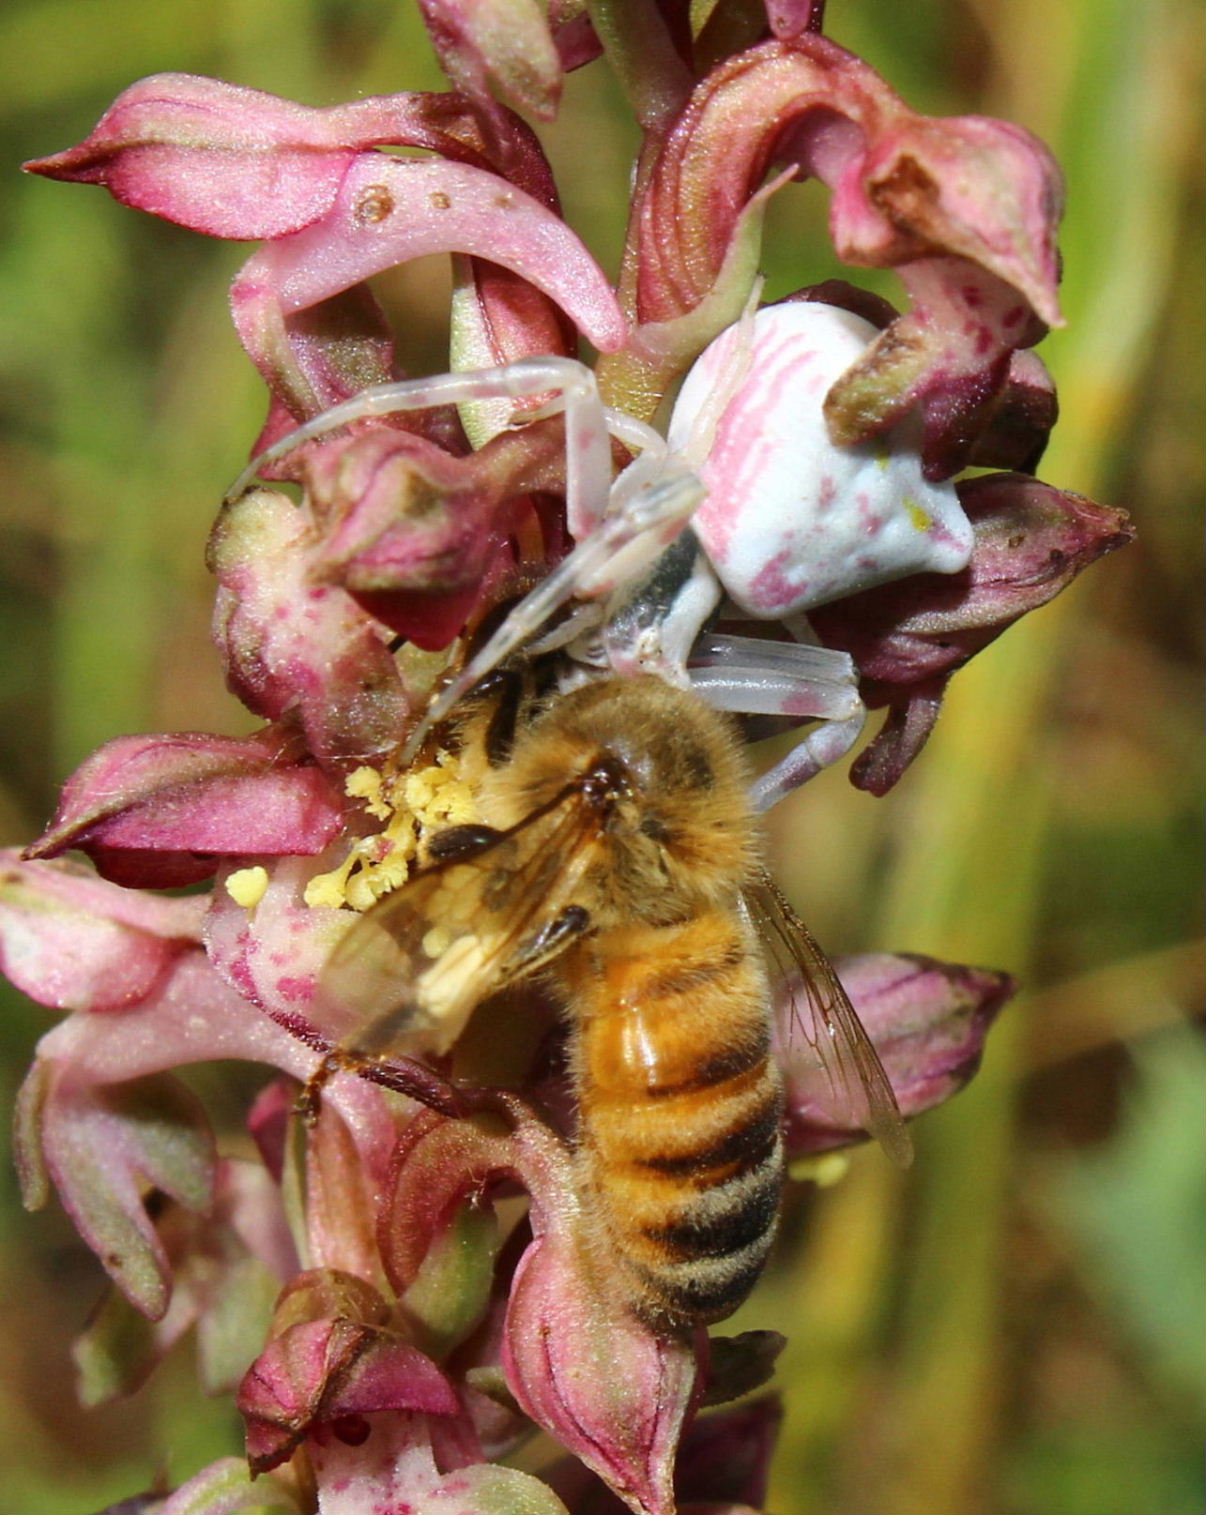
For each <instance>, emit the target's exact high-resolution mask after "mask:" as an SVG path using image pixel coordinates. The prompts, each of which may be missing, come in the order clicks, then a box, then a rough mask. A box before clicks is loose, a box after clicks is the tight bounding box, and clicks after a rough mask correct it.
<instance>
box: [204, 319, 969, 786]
mask: <svg viewBox="0 0 1206 1515" xmlns="http://www.w3.org/2000/svg"><path fill="white" fill-rule="evenodd" d="M874 335H875V331H874V328H873V327H872V326H871V325H870V324H869V323H868V322H865V321H863V320H862V319H861V318H859V317H858V316H854V315H852V314H851V313H850V312H848V311H845V310H840V309H837V308H836V307H833V306H826V305H820V304H816V303H812V302H794V303H789V304H786V305H779V306H771V307H767V308H766V309H764V310H762V311H759V312H758V313H757V314H756V315H753V316H748V317H746V318H744V319H743V320H742V321H740V322H738V323H737V325H736V326H734V327H731V328H729V330H728V331H726V332H725V333H723V334H722V335H721V336H720V337H719V338H717V340H716V341H715V342H713V343H712V345H711V346H710V347H709V348H708V349H707V350H706V351H705V352H704V353H703V354H702V356H701V357H700V359H699V360H698V361H697V363H696V364H695V366H694V368H693V369H692V370H691V372H690V373H689V374H688V376H687V379H686V381H685V383H684V385H683V388H682V391H681V393H680V396H679V398H678V401H677V403H676V405H675V407H674V411H673V415H672V417H671V422H670V426H669V431H668V437H667V438H663V437H662V436H661V435H660V433H658V432H657V431H655V430H654V429H653V428H652V427H650V426H647V425H645V424H644V423H643V422H641V421H638V420H636V419H634V418H633V417H631V416H627V415H625V414H623V413H622V412H619V411H616V410H613V409H609V408H608V407H606V406H604V405H603V403H602V400H601V398H600V396H599V393H598V389H597V387H596V385H595V378H594V374H593V373H592V372H591V370H590V369H589V368H587V367H585V366H584V365H583V364H581V363H578V362H576V361H575V360H574V359H571V358H560V357H548V358H528V359H524V360H522V361H520V362H517V363H513V364H510V365H508V366H506V367H502V368H488V369H478V370H473V371H468V372H463V373H456V374H445V375H442V376H439V377H435V378H428V379H416V380H404V381H401V382H399V383H393V384H381V385H376V386H374V387H372V388H370V389H366V390H364V391H363V392H362V393H361V394H359V395H356V396H354V397H353V398H352V399H350V400H348V401H346V402H345V403H343V404H341V405H337V406H335V407H334V408H332V409H331V410H328V411H326V412H324V413H323V414H322V415H320V416H317V417H315V418H314V419H313V420H312V421H309V422H307V423H306V424H305V425H304V426H300V427H298V428H297V430H295V431H293V432H291V433H289V435H287V436H285V437H283V438H282V439H281V440H280V441H278V442H276V443H275V444H274V445H273V446H272V447H270V448H269V449H268V450H267V451H266V452H264V453H262V454H261V455H260V456H259V457H258V458H256V459H255V460H254V461H253V462H252V463H251V464H250V465H249V467H248V468H247V469H245V470H244V472H243V473H242V474H241V475H240V476H239V478H238V479H237V480H236V482H235V484H234V485H233V486H232V488H231V491H230V496H229V497H230V498H233V497H236V496H237V495H239V494H240V493H242V492H243V490H244V489H246V487H247V486H248V485H249V484H250V482H251V480H252V479H253V478H254V476H255V474H256V473H257V472H258V471H259V470H260V469H261V468H262V467H264V466H265V465H267V464H269V463H272V462H274V461H276V460H277V459H278V458H280V457H282V456H283V455H285V454H286V453H288V452H291V451H292V450H293V449H294V448H296V447H298V446H300V445H301V444H302V443H304V442H307V441H311V440H313V439H315V438H317V437H320V436H324V435H326V434H327V433H328V432H331V431H333V430H335V429H336V428H338V427H340V426H344V425H347V424H349V423H350V422H353V421H358V420H363V419H365V418H366V417H369V416H374V415H388V414H391V413H393V412H396V411H402V410H424V409H428V408H431V407H433V406H437V405H446V404H454V405H470V404H475V403H480V402H482V401H497V400H499V399H516V400H517V399H522V398H525V397H528V396H533V395H543V394H549V393H551V394H552V395H553V399H552V400H551V401H550V402H548V403H547V404H545V405H544V406H542V407H541V408H540V410H538V411H536V412H533V411H531V410H528V411H525V412H524V413H523V415H522V417H521V418H520V423H521V424H526V423H527V422H528V421H531V420H534V419H536V418H537V417H538V416H546V415H551V414H556V413H563V414H564V416H565V431H566V516H567V524H568V527H569V531H570V534H571V536H572V537H573V539H574V541H575V543H576V546H575V547H574V549H573V550H572V551H571V552H570V553H569V554H568V555H567V556H566V557H565V558H564V559H563V560H562V562H561V563H560V564H558V566H557V567H556V568H555V569H554V570H553V571H552V572H551V573H550V574H549V575H548V576H547V577H546V578H545V579H544V580H542V581H541V583H540V584H538V585H537V586H536V588H535V589H533V590H532V591H531V593H530V594H529V595H527V596H526V597H525V598H524V599H523V600H521V601H520V602H519V604H518V605H517V606H515V607H514V609H513V610H512V611H511V612H510V614H509V615H508V617H507V619H506V620H505V621H504V623H503V624H502V626H501V627H500V628H499V629H498V631H497V632H496V633H495V634H494V636H493V637H491V638H490V639H489V640H488V641H487V642H486V644H485V645H484V646H483V647H482V648H481V649H480V651H479V652H478V653H477V654H476V655H475V656H474V657H473V658H472V659H471V660H470V661H469V663H468V664H467V665H466V666H465V668H464V669H463V670H462V672H461V673H460V674H459V675H458V677H457V678H456V679H454V680H453V681H452V682H451V683H450V684H449V685H448V686H446V688H445V689H444V690H443V691H442V692H441V694H440V695H439V697H438V698H437V699H436V700H435V701H434V702H433V703H432V705H431V707H430V709H429V710H428V712H427V715H426V717H425V718H424V721H423V722H422V723H421V725H420V727H419V729H418V730H417V731H416V732H415V733H413V734H412V736H411V739H410V741H409V743H408V747H407V751H408V753H413V751H415V750H416V749H417V747H418V744H419V742H420V741H421V740H422V738H423V736H424V735H425V734H426V732H427V731H428V730H430V728H431V726H432V725H433V724H435V723H436V722H437V721H439V720H441V719H442V718H443V717H444V716H445V715H446V714H447V713H448V711H449V710H451V709H452V708H453V706H454V705H455V704H456V703H457V701H458V700H460V699H461V698H462V696H463V695H464V694H465V693H467V691H468V690H469V689H470V688H471V687H472V686H473V685H474V684H476V683H477V682H478V681H479V680H480V679H481V678H482V677H483V676H484V675H485V674H487V673H488V672H489V671H490V670H491V669H492V668H494V667H496V666H498V664H499V663H501V662H502V661H503V660H504V659H506V658H507V657H509V656H510V655H511V654H512V653H513V652H515V651H516V650H517V649H518V648H519V647H521V646H523V645H524V644H527V643H531V644H532V648H533V650H534V651H541V650H547V649H551V648H552V647H558V646H559V647H565V648H566V650H567V652H568V654H569V655H570V657H571V658H573V659H575V660H576V661H577V663H578V664H579V665H580V666H581V667H582V669H583V674H582V676H583V677H586V676H589V674H588V671H587V670H589V669H591V668H594V669H596V670H597V669H604V670H611V671H615V672H620V673H633V672H638V671H654V672H657V673H659V674H660V675H661V676H662V677H664V678H668V679H670V680H671V681H672V682H675V683H679V684H688V683H689V684H690V686H691V687H692V688H694V689H695V690H696V691H697V692H698V693H699V694H700V695H701V697H703V698H704V699H706V700H707V701H708V702H709V703H710V704H713V705H716V706H717V707H719V708H721V709H727V710H732V711H736V712H741V713H744V714H772V715H782V714H790V715H791V716H793V717H794V718H796V719H797V720H799V721H804V720H809V719H816V720H819V721H821V722H822V723H823V724H821V725H820V726H818V727H816V728H815V729H814V730H812V731H810V732H809V733H808V735H807V736H806V737H805V738H804V739H803V741H802V742H800V743H799V744H798V745H797V746H796V747H795V748H794V749H793V751H792V752H791V753H789V754H788V756H787V757H786V758H785V759H784V760H783V761H782V762H781V763H779V764H778V765H777V766H776V767H774V768H772V769H771V770H770V771H769V772H768V773H767V774H764V775H763V777H762V778H761V779H759V780H758V781H757V782H756V784H755V785H754V786H753V790H752V794H751V798H752V801H753V803H754V805H755V807H756V808H757V809H758V810H764V809H766V808H768V807H769V806H770V805H772V804H774V803H775V801H777V800H778V799H780V798H782V796H783V795H784V794H786V793H788V792H790V790H792V789H794V788H796V787H798V786H799V785H800V784H802V783H804V782H805V781H806V780H807V779H809V778H811V777H812V776H813V775H814V774H815V773H817V772H818V771H819V770H820V769H821V768H822V767H825V766H827V765H828V764H829V763H832V762H835V761H837V759H838V758H840V757H841V756H842V755H843V754H844V753H845V752H847V751H848V750H849V748H850V747H851V746H852V745H853V743H854V742H855V740H856V739H857V737H858V735H859V732H860V731H861V729H862V725H863V721H864V718H865V714H866V712H865V710H864V707H863V705H862V702H861V700H860V699H859V695H858V670H857V669H856V668H855V666H854V664H853V661H852V660H851V659H850V658H849V657H848V656H847V655H846V654H845V653H841V652H836V651H833V650H832V649H829V648H824V647H817V646H811V645H808V644H807V641H804V642H796V643H782V642H765V641H761V640H758V641H755V640H752V639H748V638H744V637H726V636H715V635H704V628H705V626H706V625H707V624H708V622H709V621H710V620H711V618H712V617H713V615H714V613H715V612H716V610H717V608H718V607H719V605H720V602H721V600H722V599H723V597H724V594H725V593H726V592H727V594H728V595H729V597H730V599H731V600H732V601H733V602H735V603H736V605H737V606H738V607H739V608H740V609H741V610H742V611H744V612H745V613H746V614H748V615H752V616H754V617H761V618H766V619H773V620H781V621H786V622H788V624H789V626H791V627H792V629H793V632H797V634H802V635H803V636H804V637H805V638H807V636H808V630H807V624H806V622H804V621H803V617H802V615H801V612H803V611H806V610H807V609H809V608H810V607H812V606H814V605H817V604H821V603H823V602H824V601H826V600H830V599H836V598H839V597H841V596H842V595H844V594H849V593H852V592H854V591H856V590H859V589H865V588H867V587H869V585H871V584H875V583H880V582H884V581H885V580H888V579H892V578H900V577H903V576H905V575H906V574H910V573H917V572H921V571H927V570H928V571H936V572H951V571H954V570H956V569H959V568H962V567H963V566H964V565H965V564H966V562H967V559H968V556H969V554H970V550H971V541H972V538H971V527H970V524H969V523H968V521H967V518H966V517H965V516H964V514H963V512H962V510H961V508H960V506H959V504H958V500H957V497H956V495H955V492H954V488H953V486H951V485H949V484H945V485H937V486H936V485H932V484H929V483H928V482H926V481H925V480H924V479H923V478H922V476H921V471H920V464H919V461H918V458H917V454H916V450H915V449H914V448H913V447H911V446H910V445H909V442H908V439H907V437H906V438H900V437H896V438H895V439H893V440H890V441H888V442H885V443H881V444H876V445H872V446H862V447H854V448H841V449H838V448H835V447H834V446H833V445H832V443H830V442H829V439H828V436H827V434H826V432H825V426H824V420H823V417H822V413H821V402H822V400H823V398H824V395H825V393H826V392H827V390H828V389H829V387H830V385H831V384H832V383H833V381H834V380H835V379H836V378H837V377H838V375H839V374H840V373H841V372H843V371H844V369H845V368H846V367H848V366H849V365H850V364H851V363H852V362H853V361H855V359H857V357H858V356H859V355H860V353H861V352H862V350H863V349H864V348H865V346H866V345H867V343H868V342H869V341H870V340H872V338H873V337H874ZM611 437H615V438H617V439H618V440H619V441H620V442H621V443H623V445H624V446H625V447H626V448H628V450H629V451H630V452H633V453H634V454H636V456H635V460H634V461H633V462H632V463H631V464H630V465H629V466H628V467H627V468H626V469H625V470H624V471H623V472H622V473H621V474H620V475H619V477H618V478H616V479H615V480H614V481H613V480H612V477H611V471H612V470H611V445H610V440H609V439H610V438H611ZM689 523H690V525H689ZM572 600H576V601H578V602H579V604H578V607H577V608H576V609H575V610H574V611H572V612H571V613H570V615H569V616H568V617H567V618H566V619H565V620H563V621H562V622H561V623H560V624H559V625H558V626H557V627H556V628H555V629H554V630H553V631H551V632H550V631H548V630H547V628H548V627H549V624H550V620H551V618H552V616H553V615H554V613H555V612H556V611H557V610H559V609H560V608H561V607H562V606H564V605H566V604H567V603H569V602H570V601H572ZM797 628H799V630H798V631H797ZM541 632H545V635H544V636H543V637H541V636H540V633H541Z"/></svg>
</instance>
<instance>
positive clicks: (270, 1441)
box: [238, 1270, 460, 1472]
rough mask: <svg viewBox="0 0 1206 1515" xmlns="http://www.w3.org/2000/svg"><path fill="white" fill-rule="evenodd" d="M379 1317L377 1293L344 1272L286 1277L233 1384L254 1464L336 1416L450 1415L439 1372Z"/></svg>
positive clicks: (271, 1460)
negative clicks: (261, 1337)
mask: <svg viewBox="0 0 1206 1515" xmlns="http://www.w3.org/2000/svg"><path fill="white" fill-rule="evenodd" d="M319 1311H326V1312H333V1313H324V1314H318V1313H317V1312H319ZM312 1316H313V1318H311V1317H312ZM388 1321H389V1311H388V1308H387V1306H386V1305H385V1302H384V1300H382V1299H381V1297H380V1296H379V1295H378V1294H377V1293H376V1292H375V1291H374V1290H373V1289H372V1288H371V1287H370V1286H369V1285H367V1284H366V1283H364V1282H363V1281H362V1280H360V1279H358V1278H356V1277H354V1276H352V1275H350V1274H338V1273H333V1272H330V1271H326V1270H315V1271H312V1272H309V1273H303V1274H299V1275H298V1276H297V1277H296V1278H295V1279H294V1280H293V1281H292V1283H291V1284H290V1285H289V1287H288V1289H286V1291H285V1293H284V1294H283V1295H282V1296H281V1300H280V1303H279V1304H278V1308H277V1322H276V1326H275V1328H274V1333H273V1336H272V1338H271V1339H270V1341H269V1343H268V1345H267V1347H266V1348H265V1349H264V1351H263V1352H261V1354H260V1356H259V1357H258V1358H257V1359H256V1361H255V1362H254V1363H253V1364H252V1366H251V1367H250V1368H249V1369H248V1371H247V1374H246V1376H245V1377H244V1379H243V1382H242V1384H241V1386H240V1388H239V1394H238V1406H239V1412H240V1414H242V1416H243V1418H244V1421H245V1422H246V1426H247V1454H248V1460H249V1462H250V1463H251V1466H252V1468H253V1469H254V1470H255V1471H256V1472H265V1471H267V1470H268V1469H270V1468H274V1467H276V1466H277V1465H278V1464H280V1463H281V1462H283V1461H285V1459H286V1458H288V1457H289V1456H290V1455H291V1454H292V1452H293V1451H294V1449H295V1448H296V1447H297V1446H299V1445H300V1443H301V1442H302V1440H303V1439H304V1438H305V1437H306V1436H307V1435H308V1434H309V1433H310V1432H312V1431H313V1430H314V1429H315V1428H316V1427H318V1426H320V1425H326V1424H330V1423H332V1422H338V1421H339V1420H341V1419H343V1418H344V1417H348V1416H359V1415H364V1414H371V1413H374V1412H376V1411H379V1410H390V1409H417V1410H423V1411H425V1412H429V1413H433V1414H438V1415H455V1414H457V1412H458V1411H459V1409H460V1404H459V1401H458V1399H457V1397H456V1394H455V1392H454V1390H453V1388H452V1385H451V1384H450V1383H449V1382H448V1380H447V1379H446V1377H445V1376H444V1374H443V1373H442V1372H441V1371H440V1370H439V1369H438V1368H437V1367H436V1365H435V1364H434V1363H433V1362H431V1361H430V1359H429V1358H427V1357H425V1356H424V1355H423V1353H421V1352H420V1351H419V1350H418V1349H417V1348H416V1347H414V1346H411V1345H410V1344H409V1343H408V1342H405V1341H401V1340H399V1339H398V1338H397V1336H396V1334H395V1333H394V1332H393V1331H392V1330H390V1329H389V1325H388Z"/></svg>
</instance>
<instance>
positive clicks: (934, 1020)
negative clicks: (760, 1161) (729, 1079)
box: [780, 953, 1014, 1157]
mask: <svg viewBox="0 0 1206 1515" xmlns="http://www.w3.org/2000/svg"><path fill="white" fill-rule="evenodd" d="M838 967H839V972H840V974H841V979H842V983H843V985H844V986H845V989H846V992H847V993H848V994H849V995H850V999H851V1002H852V1003H853V1005H854V1008H855V1010H856V1011H857V1012H858V1016H859V1019H860V1020H861V1021H862V1023H863V1026H864V1027H865V1029H866V1031H867V1034H868V1035H869V1036H870V1038H871V1040H872V1042H873V1043H874V1045H875V1050H876V1052H877V1053H878V1054H879V1058H880V1061H881V1062H882V1063H883V1066H884V1071H885V1072H886V1073H887V1075H888V1078H889V1080H890V1082H891V1084H892V1090H893V1092H894V1093H895V1095H896V1101H897V1104H898V1105H899V1106H900V1110H901V1113H902V1114H903V1115H905V1116H913V1115H918V1114H920V1113H921V1112H922V1111H923V1110H929V1109H932V1108H933V1107H934V1106H935V1105H938V1104H941V1103H942V1102H943V1101H944V1100H947V1099H949V1098H950V1096H951V1095H952V1094H955V1093H957V1092H958V1091H959V1090H960V1089H962V1088H963V1086H964V1085H965V1084H966V1083H967V1082H968V1081H969V1080H970V1079H971V1078H972V1076H973V1074H974V1073H975V1072H976V1069H977V1068H978V1067H979V1066H980V1056H981V1053H982V1052H983V1048H984V1040H985V1038H986V1036H987V1035H988V1030H989V1027H990V1026H991V1025H992V1023H993V1021H994V1020H995V1018H996V1016H997V1014H998V1013H999V1011H1000V1010H1001V1008H1002V1006H1003V1005H1004V1004H1005V1002H1006V1000H1008V999H1009V997H1010V995H1011V994H1012V993H1013V989H1014V985H1013V980H1012V979H1011V978H1010V977H1009V975H1008V974H1006V973H994V972H991V971H990V970H988V969H985V968H967V967H963V966H961V965H959V964H955V963H941V962H938V961H937V960H936V959H934V958H928V957H920V956H914V955H909V954H901V953H897V954H891V953H869V954H866V955H864V956H862V957H854V958H847V959H844V960H843V961H842V962H840V963H839V965H838ZM790 988H791V986H790V985H788V986H785V990H784V992H783V998H782V999H781V1000H780V1004H781V1006H782V1007H783V1008H782V1009H781V1011H780V1014H781V1021H780V1025H781V1027H782V1036H783V1043H782V1045H783V1048H784V1071H785V1075H786V1087H787V1137H788V1151H789V1153H790V1155H791V1156H794V1157H799V1156H803V1155H806V1154H808V1153H812V1152H821V1151H826V1150H828V1149H829V1148H832V1147H841V1146H847V1145H849V1144H850V1142H852V1141H859V1140H861V1139H862V1134H861V1133H856V1132H853V1131H851V1130H849V1129H843V1128H842V1127H841V1126H840V1125H839V1124H838V1123H836V1121H835V1118H834V1116H833V1115H832V1114H831V1113H830V1112H829V1109H828V1106H829V1105H830V1104H831V1102H830V1101H829V1100H828V1098H827V1096H828V1093H829V1091H828V1088H827V1084H826V1078H825V1074H824V1073H823V1072H822V1071H821V1070H820V1068H819V1067H818V1066H817V1064H816V1063H815V1062H814V1060H813V1058H812V1056H811V1054H810V1049H809V1048H808V1046H807V1044H806V1043H804V1042H803V1041H802V1039H795V1038H793V1037H792V1034H791V1012H790V1008H789V1005H790Z"/></svg>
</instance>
